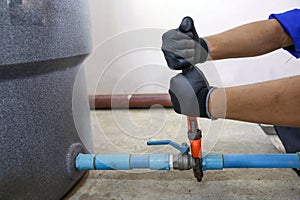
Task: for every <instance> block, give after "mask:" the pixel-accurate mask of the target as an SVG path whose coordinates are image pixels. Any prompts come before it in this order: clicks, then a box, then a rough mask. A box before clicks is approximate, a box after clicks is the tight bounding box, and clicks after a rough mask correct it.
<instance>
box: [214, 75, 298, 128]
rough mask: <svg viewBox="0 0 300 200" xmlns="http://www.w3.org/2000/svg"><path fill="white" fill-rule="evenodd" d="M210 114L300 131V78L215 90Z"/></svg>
mask: <svg viewBox="0 0 300 200" xmlns="http://www.w3.org/2000/svg"><path fill="white" fill-rule="evenodd" d="M224 95H225V97H224ZM224 106H225V108H226V109H225V108H224ZM209 111H210V113H211V114H212V116H214V117H217V118H227V119H234V120H241V121H248V122H255V123H266V124H274V125H282V126H298V127H300V76H295V77H291V78H285V79H280V80H275V81H269V82H263V83H258V84H252V85H246V86H238V87H231V88H225V89H222V88H219V89H215V90H214V91H213V92H212V94H211V96H210V99H209Z"/></svg>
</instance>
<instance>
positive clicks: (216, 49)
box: [204, 19, 293, 60]
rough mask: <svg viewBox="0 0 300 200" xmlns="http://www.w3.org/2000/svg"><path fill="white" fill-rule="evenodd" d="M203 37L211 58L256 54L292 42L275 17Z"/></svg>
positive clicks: (267, 51)
mask: <svg viewBox="0 0 300 200" xmlns="http://www.w3.org/2000/svg"><path fill="white" fill-rule="evenodd" d="M204 39H205V40H206V42H207V43H208V46H209V49H210V57H211V58H212V59H213V60H218V59H225V58H238V57H250V56H258V55H262V54H265V53H269V52H271V51H274V50H276V49H279V48H282V47H286V46H290V45H292V44H293V41H292V39H291V38H290V36H289V35H288V34H287V33H286V32H285V31H284V29H283V28H282V27H281V25H280V24H279V22H278V21H277V20H275V19H272V20H263V21H258V22H253V23H249V24H245V25H242V26H239V27H236V28H234V29H231V30H228V31H226V32H223V33H219V34H216V35H212V36H208V37H205V38H204Z"/></svg>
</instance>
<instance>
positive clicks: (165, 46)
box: [162, 17, 208, 70]
mask: <svg viewBox="0 0 300 200" xmlns="http://www.w3.org/2000/svg"><path fill="white" fill-rule="evenodd" d="M162 51H163V53H164V56H165V59H166V61H167V64H168V66H169V67H170V68H171V69H175V70H183V69H186V68H189V67H190V66H191V65H195V64H197V63H203V62H205V61H206V60H207V58H208V46H207V44H206V42H205V41H204V40H203V39H202V38H199V37H198V34H197V32H196V29H195V26H194V22H193V20H192V18H190V17H185V18H184V19H183V20H182V22H181V24H180V26H179V28H178V29H172V30H169V31H167V32H166V33H164V34H163V36H162Z"/></svg>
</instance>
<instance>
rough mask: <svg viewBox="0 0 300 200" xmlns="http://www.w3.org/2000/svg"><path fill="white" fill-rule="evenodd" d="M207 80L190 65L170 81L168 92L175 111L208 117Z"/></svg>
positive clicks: (208, 88)
mask: <svg viewBox="0 0 300 200" xmlns="http://www.w3.org/2000/svg"><path fill="white" fill-rule="evenodd" d="M210 89H211V90H212V89H213V88H210V87H209V85H208V82H207V80H206V78H205V76H204V74H203V73H202V71H201V70H199V69H198V68H197V67H193V66H192V67H190V68H188V69H185V70H183V72H182V73H180V74H177V75H176V76H174V77H173V78H172V79H171V81H170V89H169V94H170V96H171V101H172V103H173V108H174V110H175V112H177V113H179V114H184V115H187V116H193V117H206V118H210V117H211V116H209V115H210V114H209V112H207V107H208V105H207V103H208V102H207V95H208V94H209V91H210Z"/></svg>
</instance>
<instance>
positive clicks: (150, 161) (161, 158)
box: [76, 153, 300, 171]
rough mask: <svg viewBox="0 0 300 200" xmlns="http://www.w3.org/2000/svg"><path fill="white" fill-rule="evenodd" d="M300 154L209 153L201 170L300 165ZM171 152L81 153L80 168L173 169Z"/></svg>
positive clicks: (78, 161) (78, 163) (77, 165)
mask: <svg viewBox="0 0 300 200" xmlns="http://www.w3.org/2000/svg"><path fill="white" fill-rule="evenodd" d="M299 158H300V156H299V155H298V154H227V155H226V154H225V155H223V154H214V153H210V154H207V155H206V156H204V157H203V158H202V169H203V171H205V170H221V169H223V168H300V161H299V160H300V159H299ZM170 162H171V163H172V162H173V161H172V160H170V154H149V155H131V154H98V155H94V154H79V155H78V156H77V158H76V168H77V169H78V170H132V169H151V170H170V168H171V167H170Z"/></svg>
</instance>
